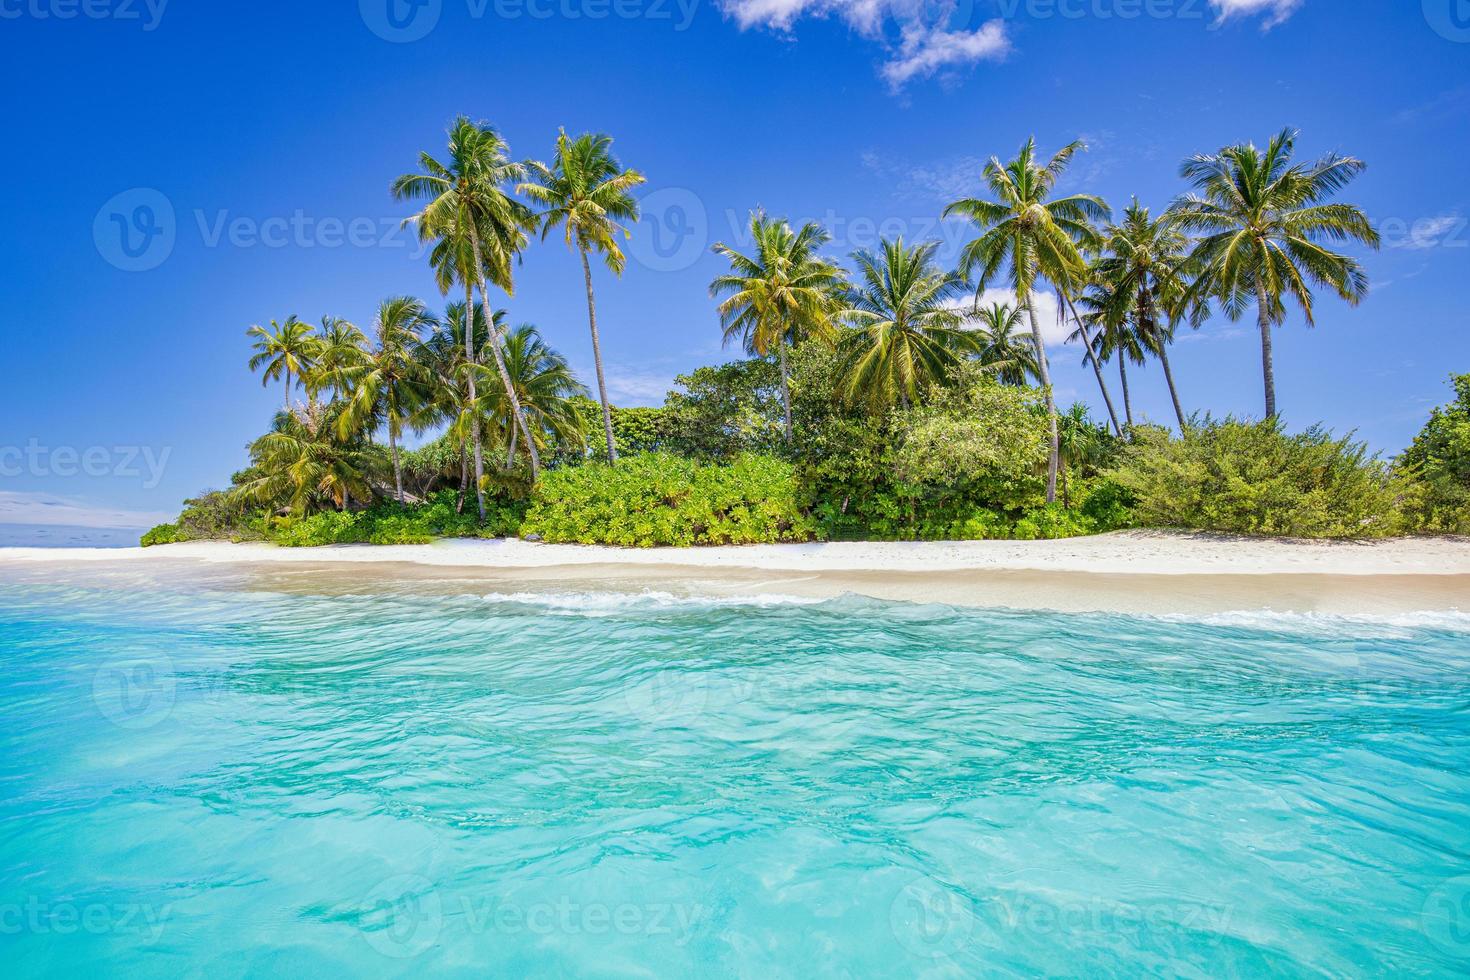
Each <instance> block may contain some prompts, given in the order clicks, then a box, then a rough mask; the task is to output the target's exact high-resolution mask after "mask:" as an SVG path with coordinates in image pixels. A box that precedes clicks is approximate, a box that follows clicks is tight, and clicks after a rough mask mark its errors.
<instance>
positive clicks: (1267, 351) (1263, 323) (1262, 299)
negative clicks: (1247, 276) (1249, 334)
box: [1256, 276, 1276, 419]
mask: <svg viewBox="0 0 1470 980" xmlns="http://www.w3.org/2000/svg"><path fill="white" fill-rule="evenodd" d="M1256 304H1257V306H1258V312H1257V315H1256V319H1257V322H1258V323H1259V325H1260V327H1261V376H1262V377H1263V378H1264V379H1265V382H1266V418H1268V419H1273V418H1275V417H1276V368H1275V366H1274V365H1273V364H1272V363H1271V298H1270V297H1269V296H1267V295H1266V284H1265V283H1264V282H1262V281H1261V278H1260V276H1257V277H1256Z"/></svg>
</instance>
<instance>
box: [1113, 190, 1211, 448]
mask: <svg viewBox="0 0 1470 980" xmlns="http://www.w3.org/2000/svg"><path fill="white" fill-rule="evenodd" d="M1104 237H1105V244H1104V252H1103V254H1102V256H1101V257H1100V258H1099V259H1098V260H1097V261H1096V262H1095V263H1094V264H1093V269H1092V274H1093V278H1094V279H1095V280H1097V281H1100V282H1103V283H1106V284H1107V289H1108V293H1109V296H1110V299H1111V301H1112V302H1113V303H1114V305H1115V306H1116V307H1117V310H1116V312H1117V313H1118V314H1119V315H1120V316H1122V317H1123V318H1124V319H1126V320H1128V321H1129V322H1130V323H1132V325H1133V329H1134V331H1135V332H1136V333H1137V335H1138V339H1139V341H1140V342H1141V343H1142V345H1143V347H1144V348H1145V349H1146V350H1147V352H1148V353H1150V354H1152V355H1154V356H1155V357H1157V358H1158V359H1159V363H1160V364H1161V365H1162V366H1163V368H1164V380H1165V381H1166V382H1168V385H1169V398H1170V399H1171V400H1172V401H1173V403H1174V415H1175V417H1176V418H1177V419H1178V420H1179V428H1180V431H1183V429H1184V426H1185V424H1186V422H1185V417H1184V406H1183V405H1182V404H1181V402H1180V400H1179V388H1178V386H1177V385H1176V384H1175V382H1174V371H1173V368H1172V367H1171V366H1170V364H1169V345H1170V344H1171V343H1172V342H1173V340H1174V330H1175V328H1176V327H1177V326H1178V324H1179V323H1180V322H1181V321H1182V320H1183V319H1184V318H1185V316H1186V315H1188V316H1189V319H1190V322H1191V323H1193V324H1195V325H1198V324H1199V323H1201V322H1203V320H1204V318H1205V316H1206V315H1207V313H1208V310H1207V307H1206V306H1205V304H1204V303H1203V302H1201V301H1200V300H1201V299H1202V297H1196V298H1195V301H1194V302H1193V303H1191V304H1186V303H1185V297H1186V296H1188V295H1189V280H1188V253H1189V241H1188V239H1187V238H1186V237H1185V235H1184V234H1183V233H1182V232H1181V231H1180V230H1179V227H1178V224H1177V223H1176V222H1175V221H1173V220H1172V219H1171V218H1170V217H1168V216H1167V215H1165V216H1162V217H1159V218H1153V217H1151V216H1150V214H1149V209H1148V208H1146V207H1143V206H1142V205H1141V204H1139V203H1138V200H1137V199H1136V198H1135V199H1134V201H1133V203H1132V204H1131V205H1129V207H1128V209H1127V210H1126V211H1124V212H1123V221H1122V222H1121V223H1120V224H1115V225H1110V226H1109V227H1108V229H1107V231H1106V232H1105V236H1104Z"/></svg>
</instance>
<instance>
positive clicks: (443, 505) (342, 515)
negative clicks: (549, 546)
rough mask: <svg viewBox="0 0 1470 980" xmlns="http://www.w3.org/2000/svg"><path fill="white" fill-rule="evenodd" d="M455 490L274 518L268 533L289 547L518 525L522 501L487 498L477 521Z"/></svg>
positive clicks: (467, 534) (401, 540)
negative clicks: (413, 501)
mask: <svg viewBox="0 0 1470 980" xmlns="http://www.w3.org/2000/svg"><path fill="white" fill-rule="evenodd" d="M457 500H458V495H457V494H456V493H455V492H454V491H452V490H444V491H441V492H439V493H438V494H436V495H434V496H433V497H431V498H430V499H429V500H427V501H425V502H424V503H422V504H417V505H410V506H406V507H399V506H398V505H397V504H380V505H378V506H377V507H374V508H372V509H371V510H364V511H346V512H344V511H337V510H329V511H322V512H320V513H317V514H311V515H308V516H305V517H298V516H290V517H274V518H271V519H270V521H269V527H268V532H267V537H268V538H269V540H271V541H272V542H274V543H275V544H278V545H281V546H283V547H287V548H313V547H319V546H321V545H328V544H427V543H428V542H430V541H433V540H434V539H435V538H446V537H457V538H497V537H504V536H506V535H508V534H515V533H516V532H517V531H518V530H519V529H520V524H521V516H522V512H523V505H520V504H516V503H514V502H511V501H506V500H501V499H498V498H493V497H491V498H487V499H486V501H485V523H483V524H481V523H480V521H479V516H478V514H477V513H476V510H475V503H474V501H473V500H467V501H466V502H465V509H464V512H463V513H459V512H458V511H456V509H455V507H456V504H457Z"/></svg>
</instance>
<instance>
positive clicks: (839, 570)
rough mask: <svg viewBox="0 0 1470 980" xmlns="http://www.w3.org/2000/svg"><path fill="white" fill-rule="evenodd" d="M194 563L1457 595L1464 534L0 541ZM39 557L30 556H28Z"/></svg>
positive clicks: (504, 583) (153, 563)
mask: <svg viewBox="0 0 1470 980" xmlns="http://www.w3.org/2000/svg"><path fill="white" fill-rule="evenodd" d="M95 562H104V563H107V564H108V565H109V566H114V567H115V566H116V565H117V564H119V563H140V564H135V565H134V566H133V567H137V568H140V569H141V568H145V567H146V568H156V569H157V570H158V571H160V572H162V571H164V570H165V569H166V568H171V567H174V566H184V567H186V566H190V565H193V566H195V567H198V565H199V564H201V563H202V564H205V565H212V566H216V567H218V566H227V567H231V568H237V569H244V570H248V571H249V572H250V573H251V574H252V575H253V576H254V577H255V578H256V580H257V581H259V583H260V584H262V585H267V584H268V585H269V586H270V587H289V588H310V589H324V590H328V591H338V590H344V589H351V588H357V589H360V588H361V587H362V584H363V583H364V581H367V580H371V581H374V582H378V583H383V582H392V583H395V584H398V585H402V586H412V587H420V588H451V589H460V590H463V589H465V588H482V589H484V590H486V591H517V590H526V589H541V590H551V589H576V590H614V591H627V590H645V589H657V590H669V591H675V592H678V593H683V594H703V595H720V596H730V595H771V594H779V595H792V596H801V597H825V596H833V595H840V594H844V593H858V594H861V595H868V596H873V597H876V598H885V599H902V600H914V601H930V602H946V603H954V604H962V605H977V606H999V607H1010V608H1021V609H1057V610H1063V611H1118V612H1149V613H1159V612H1185V613H1200V612H1224V611H1236V610H1272V611H1282V612H1326V613H1335V614H1336V613H1349V614H1375V615H1376V614H1403V613H1413V612H1420V611H1423V612H1435V611H1470V541H1466V540H1452V539H1429V538H1412V539H1397V540H1392V541H1382V542H1371V543H1360V542H1332V543H1326V542H1305V541H1278V540H1257V539H1236V538H1228V537H1220V536H1210V535H1186V534H1166V533H1154V532H1127V533H1120V534H1109V535H1101V536H1098V537H1090V538H1071V539H1066V540H1060V541H969V542H932V543H911V542H905V543H892V542H850V543H832V544H812V545H762V546H756V547H746V548H699V549H688V548H652V549H645V550H635V549H620V548H603V547H589V546H580V545H547V544H536V543H531V542H525V541H515V540H503V541H466V540H456V541H441V542H436V543H434V544H430V545H401V546H391V547H372V546H360V545H339V546H331V547H325V548H300V549H288V548H277V547H274V546H271V545H261V544H226V543H196V544H179V545H168V546H164V547H156V548H149V549H146V550H144V549H122V550H117V549H113V550H108V549H40V548H35V549H26V548H13V549H0V568H3V567H6V566H10V567H12V568H16V567H26V568H28V569H29V570H30V571H31V572H32V573H35V572H40V571H42V569H43V568H45V567H46V565H48V564H52V563H59V564H62V565H66V566H69V567H71V568H76V567H78V564H79V563H95ZM38 563H39V564H38Z"/></svg>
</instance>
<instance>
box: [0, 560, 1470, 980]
mask: <svg viewBox="0 0 1470 980" xmlns="http://www.w3.org/2000/svg"><path fill="white" fill-rule="evenodd" d="M153 574H154V573H151V572H150V573H148V575H144V573H142V572H139V571H133V570H127V569H123V568H121V567H120V566H119V567H111V568H106V569H104V568H101V567H99V568H95V569H89V570H85V571H81V572H76V573H68V574H66V575H60V574H58V573H56V572H55V571H54V569H53V570H50V571H45V572H43V571H39V570H31V571H23V572H17V571H16V570H15V569H14V568H11V569H10V570H8V571H0V655H3V657H4V671H3V674H0V692H3V702H0V703H3V711H4V714H3V718H4V725H3V727H0V786H3V791H0V963H4V964H5V966H4V967H3V969H4V971H5V972H6V973H7V974H8V975H10V976H39V975H53V976H76V975H86V974H87V973H93V974H98V973H100V974H101V975H105V976H113V975H117V976H130V977H151V976H158V977H173V976H179V975H196V976H203V975H207V976H209V977H211V978H212V980H213V978H222V977H234V976H345V975H354V976H377V975H383V976H392V975H401V976H408V975H412V976H438V975H449V976H456V975H458V976H466V977H470V976H475V977H481V976H580V975H596V976H660V977H666V976H674V977H718V976H753V977H763V978H765V977H800V978H809V977H814V976H830V975H837V976H841V975H847V976H914V975H923V976H974V975H999V976H1022V975H1026V976H1029V975H1035V974H1037V973H1048V974H1057V973H1059V974H1068V975H1105V974H1122V975H1139V974H1154V975H1171V976H1172V975H1180V976H1197V977H1219V976H1232V975H1242V976H1257V975H1268V974H1269V975H1282V974H1285V975H1330V976H1340V975H1364V974H1378V973H1396V974H1407V975H1422V976H1436V975H1438V976H1454V975H1463V974H1464V973H1465V972H1466V971H1467V970H1470V877H1467V876H1470V674H1467V667H1470V632H1467V627H1466V625H1465V623H1464V622H1463V621H1459V620H1456V619H1454V618H1440V619H1433V618H1424V619H1422V620H1420V619H1416V618H1414V617H1407V618H1405V619H1404V620H1402V621H1395V622H1371V621H1346V620H1330V619H1311V618H1292V617H1278V618H1274V619H1266V618H1252V617H1216V618H1214V619H1210V620H1206V621H1187V620H1151V619H1146V618H1128V617H1122V616H1097V615H1086V616H1081V615H1065V616H1064V615H1036V614H1019V613H1007V612H982V611H962V610H957V609H953V608H947V607H941V606H916V605H904V604H884V603H878V602H873V601H867V600H861V599H855V598H848V599H840V600H834V601H830V602H824V603H817V604H801V603H796V602H788V603H768V604H739V603H722V604H712V603H708V602H699V601H691V600H680V599H675V598H672V597H666V596H656V595H645V596H641V597H627V596H616V595H608V594H602V595H595V594H580V593H566V594H562V595H556V596H541V597H537V596H485V595H476V594H467V593H469V592H471V589H470V588H469V587H468V586H467V585H465V584H459V585H455V584H454V583H439V584H437V585H434V586H433V587H430V586H428V585H425V586H413V587H410V586H402V585H400V586H395V587H394V588H392V589H386V590H385V589H380V588H379V587H377V586H375V585H374V584H373V583H372V582H371V581H366V580H364V581H361V582H358V583H355V584H353V585H351V586H350V587H348V591H353V592H356V593H357V594H354V595H344V594H336V593H340V592H341V591H343V590H342V588H341V587H334V588H333V589H330V590H328V589H324V588H321V589H319V588H314V587H313V586H311V585H310V583H309V579H307V578H305V577H302V576H295V577H292V578H290V579H284V578H281V579H269V578H256V579H250V578H246V577H240V576H238V575H234V574H233V573H231V574H227V573H222V572H201V571H199V570H197V569H195V570H191V571H190V572H189V573H188V574H187V575H175V576H173V577H163V578H152V577H149V576H152V575H153ZM232 575H233V577H232ZM180 583H184V584H180ZM329 591H330V592H332V593H333V594H326V593H327V592H329ZM455 593H458V594H455Z"/></svg>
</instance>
